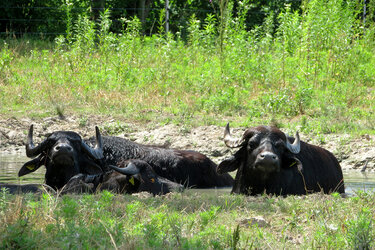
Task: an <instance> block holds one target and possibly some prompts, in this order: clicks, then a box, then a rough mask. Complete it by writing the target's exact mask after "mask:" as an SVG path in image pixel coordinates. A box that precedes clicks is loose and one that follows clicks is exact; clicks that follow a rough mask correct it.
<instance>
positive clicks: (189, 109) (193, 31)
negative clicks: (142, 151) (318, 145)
mask: <svg viewBox="0 0 375 250" xmlns="http://www.w3.org/2000/svg"><path fill="white" fill-rule="evenodd" d="M224 2H225V1H223V5H222V13H224V14H223V15H218V16H215V15H208V16H207V18H206V21H205V23H199V22H197V20H196V19H195V17H194V15H193V16H192V17H191V19H190V21H189V27H188V29H187V30H188V31H189V35H188V36H187V41H183V40H182V39H181V38H180V37H179V34H178V33H177V34H174V35H172V34H169V35H168V36H165V35H164V34H158V35H153V36H152V37H145V36H142V35H139V33H140V32H139V31H140V29H141V26H140V22H139V20H137V19H136V18H135V19H133V20H128V21H127V23H128V25H127V29H126V30H124V32H123V34H113V33H111V32H109V30H108V27H109V25H108V24H109V23H110V20H109V19H108V17H109V13H108V12H105V13H103V14H102V18H101V20H102V21H101V23H100V24H98V25H95V24H94V23H93V22H92V21H90V20H88V19H87V18H85V17H82V18H79V20H78V21H77V23H74V24H71V25H70V26H69V27H72V29H71V30H70V33H69V35H68V36H67V37H58V38H57V39H56V41H55V42H53V43H52V42H43V41H35V40H31V39H27V38H24V39H19V40H14V39H6V40H4V41H3V42H2V43H1V45H0V97H1V98H0V113H1V114H3V115H8V116H17V115H18V116H25V115H26V116H31V117H45V116H50V115H56V114H58V115H59V116H61V115H64V114H68V115H69V114H79V115H82V114H104V115H107V114H109V115H120V116H123V117H125V118H126V119H129V120H133V121H142V122H150V121H151V122H156V123H162V124H165V123H169V122H174V123H177V124H183V125H186V126H196V125H207V124H217V125H224V124H225V123H226V122H227V121H231V122H233V123H234V124H235V125H237V126H239V125H241V126H252V125H256V124H277V125H279V126H281V127H288V126H292V127H299V128H300V129H301V130H303V131H304V132H313V133H316V134H319V133H341V132H352V133H362V131H370V132H371V133H373V132H374V127H375V124H374V121H375V112H374V110H375V107H374V99H375V91H374V88H375V68H374V67H373V65H375V56H374V55H375V42H374V41H375V39H374V34H375V26H374V23H372V22H371V20H368V21H367V24H366V27H365V29H363V27H362V23H361V20H360V19H356V16H357V14H356V13H357V10H358V9H360V8H361V6H357V5H355V4H354V3H355V2H350V1H349V2H343V1H342V0H335V1H329V2H328V4H327V3H326V2H325V1H321V0H315V1H309V2H308V3H307V2H306V3H304V6H303V8H302V9H303V11H302V13H292V12H291V11H290V9H289V7H288V6H287V5H286V7H285V10H284V11H283V12H282V13H281V14H280V15H279V16H278V17H274V16H273V15H272V14H271V15H270V16H269V17H268V18H266V21H265V23H264V24H263V25H262V26H260V27H255V28H254V29H252V30H250V31H249V30H248V29H246V25H245V23H244V18H243V16H244V15H246V13H247V10H246V7H244V6H246V4H244V5H243V6H242V7H241V8H240V9H239V10H238V16H232V15H231V14H230V13H231V11H230V10H231V8H232V7H233V4H232V2H231V1H229V2H228V3H224ZM274 20H277V25H276V24H275V23H274Z"/></svg>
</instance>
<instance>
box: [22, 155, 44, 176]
mask: <svg viewBox="0 0 375 250" xmlns="http://www.w3.org/2000/svg"><path fill="white" fill-rule="evenodd" d="M41 159H42V157H40V156H39V157H38V158H35V159H32V160H31V161H28V162H26V163H25V164H23V166H22V167H21V169H20V171H18V177H21V176H24V175H27V174H30V173H31V172H34V171H35V170H37V169H38V168H40V166H42V165H43V163H42V160H41Z"/></svg>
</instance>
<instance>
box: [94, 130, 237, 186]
mask: <svg viewBox="0 0 375 250" xmlns="http://www.w3.org/2000/svg"><path fill="white" fill-rule="evenodd" d="M90 142H91V143H94V139H93V138H91V139H90ZM103 154H104V158H105V162H106V163H107V164H109V165H117V164H118V163H119V162H120V161H122V160H131V159H137V160H142V161H144V162H146V163H148V164H149V165H150V166H151V167H152V169H153V170H154V171H155V173H156V174H157V175H159V176H161V177H163V178H166V179H168V180H170V181H172V182H176V183H180V184H183V185H184V186H185V187H191V188H212V187H228V186H232V185H233V178H232V177H231V176H230V175H229V174H228V173H225V174H222V175H219V174H217V173H216V167H217V165H216V164H215V163H214V162H213V161H211V160H210V159H209V158H208V157H206V156H205V155H203V154H201V153H198V152H196V151H192V150H178V149H167V148H163V147H158V146H148V145H142V144H138V143H135V142H132V141H129V140H127V139H123V138H119V137H113V136H103Z"/></svg>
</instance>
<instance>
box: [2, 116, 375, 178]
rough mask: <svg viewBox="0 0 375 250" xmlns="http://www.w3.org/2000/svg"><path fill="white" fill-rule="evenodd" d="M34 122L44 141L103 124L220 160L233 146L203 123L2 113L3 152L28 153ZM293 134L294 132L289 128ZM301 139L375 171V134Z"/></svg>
mask: <svg viewBox="0 0 375 250" xmlns="http://www.w3.org/2000/svg"><path fill="white" fill-rule="evenodd" d="M31 124H34V140H35V142H40V141H41V140H42V139H43V138H45V136H46V135H48V134H49V133H52V132H53V131H58V130H71V131H75V132H77V133H79V134H80V135H81V136H82V137H84V138H88V137H91V136H94V135H95V130H94V128H95V126H99V128H100V130H101V132H102V134H103V135H116V136H120V137H124V138H127V139H130V140H132V141H135V142H138V143H144V144H152V145H163V146H165V147H170V148H178V149H191V150H196V151H199V152H201V153H204V154H206V155H207V156H209V157H210V158H211V159H213V160H214V161H215V162H216V163H219V162H220V161H221V160H223V159H225V158H227V157H229V156H230V155H231V153H232V152H231V149H228V148H227V147H226V146H225V145H224V143H223V131H224V128H223V127H218V126H200V127H195V128H187V127H184V126H179V125H175V124H166V125H160V124H158V125H155V124H152V123H148V124H147V123H146V124H145V123H142V124H139V123H129V122H127V121H124V120H122V119H121V118H118V117H116V118H115V117H109V116H94V115H90V116H84V117H83V116H82V117H78V116H69V117H65V118H64V119H61V118H59V117H47V118H44V119H40V118H39V119H31V118H14V117H13V118H4V117H1V116H0V154H25V152H24V144H25V141H26V135H27V132H28V129H29V126H30V125H31ZM245 129H246V128H233V129H232V134H233V135H234V136H241V135H242V133H243V131H244V130H245ZM283 131H284V132H287V133H289V134H293V133H294V131H285V130H283ZM300 136H301V139H302V140H304V141H306V142H309V143H312V144H315V145H319V146H322V147H324V148H326V149H328V150H329V151H331V152H332V153H334V154H335V156H336V157H337V158H338V159H339V161H340V163H341V166H342V168H343V170H344V171H345V170H352V169H355V170H358V171H361V170H362V169H363V168H365V169H366V171H367V172H375V135H363V136H361V137H353V136H351V135H348V134H329V135H320V136H313V135H308V134H304V133H300Z"/></svg>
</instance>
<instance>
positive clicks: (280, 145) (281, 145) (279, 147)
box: [275, 140, 285, 151]
mask: <svg viewBox="0 0 375 250" xmlns="http://www.w3.org/2000/svg"><path fill="white" fill-rule="evenodd" d="M275 147H276V148H277V150H281V151H283V150H284V147H285V143H284V142H283V141H281V140H280V141H277V142H276V143H275Z"/></svg>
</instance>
